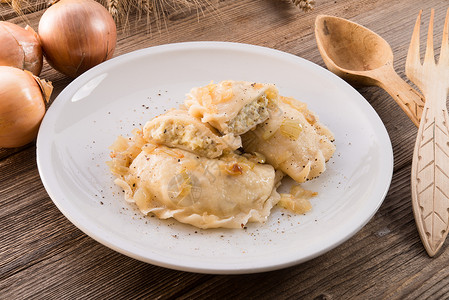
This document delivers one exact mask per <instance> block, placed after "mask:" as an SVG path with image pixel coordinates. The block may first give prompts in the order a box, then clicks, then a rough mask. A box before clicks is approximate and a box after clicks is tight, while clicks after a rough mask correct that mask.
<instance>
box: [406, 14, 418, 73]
mask: <svg viewBox="0 0 449 300" xmlns="http://www.w3.org/2000/svg"><path fill="white" fill-rule="evenodd" d="M421 14H422V10H420V11H419V14H418V17H417V18H416V22H415V28H414V29H413V34H412V40H411V41H410V46H409V48H408V53H407V59H406V61H405V66H406V70H405V71H406V73H407V69H409V68H408V67H411V66H413V65H415V64H416V65H419V64H420V58H419V27H420V24H421ZM407 76H409V75H407Z"/></svg>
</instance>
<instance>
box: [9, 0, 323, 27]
mask: <svg viewBox="0 0 449 300" xmlns="http://www.w3.org/2000/svg"><path fill="white" fill-rule="evenodd" d="M58 1H59V0H49V2H48V5H51V4H53V3H54V2H58ZM96 1H98V2H99V3H101V4H102V5H104V6H105V7H106V8H107V9H108V11H109V13H110V14H111V15H112V17H113V18H114V20H115V21H116V22H117V23H122V24H123V23H125V24H126V23H127V22H128V16H129V15H130V14H131V13H133V12H137V14H138V18H139V19H141V18H142V17H143V18H146V20H147V22H148V23H149V22H151V21H152V19H155V20H157V21H160V20H164V19H165V18H166V16H167V14H168V13H170V12H179V11H185V10H188V11H190V10H196V11H197V12H198V13H199V14H200V13H203V12H204V10H208V9H211V10H212V11H213V10H216V8H215V7H214V4H213V3H212V1H213V0H96ZM281 1H285V0H281ZM288 1H290V2H291V3H293V4H294V5H296V6H297V7H299V8H300V9H301V10H303V11H309V10H312V9H313V6H314V4H315V0H288ZM0 3H8V4H9V5H10V6H11V7H12V8H13V9H14V10H15V11H16V12H17V14H19V15H23V13H24V12H23V10H24V7H25V6H29V5H30V4H29V2H28V0H0ZM37 6H40V7H39V8H42V7H41V6H42V3H39V4H36V9H37V8H38V7H37Z"/></svg>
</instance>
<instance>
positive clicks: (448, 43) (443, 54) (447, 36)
mask: <svg viewBox="0 0 449 300" xmlns="http://www.w3.org/2000/svg"><path fill="white" fill-rule="evenodd" d="M438 63H439V64H440V63H444V64H449V8H448V9H447V12H446V19H445V20H444V29H443V40H442V41H441V50H440V59H439V61H438Z"/></svg>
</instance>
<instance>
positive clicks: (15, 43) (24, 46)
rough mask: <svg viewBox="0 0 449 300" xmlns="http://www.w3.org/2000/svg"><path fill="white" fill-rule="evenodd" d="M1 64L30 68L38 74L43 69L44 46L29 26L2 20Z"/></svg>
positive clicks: (0, 27)
mask: <svg viewBox="0 0 449 300" xmlns="http://www.w3.org/2000/svg"><path fill="white" fill-rule="evenodd" d="M0 45H1V46H0V66H11V67H16V68H19V69H22V70H28V71H30V72H31V73H33V74H34V75H36V76H38V75H39V74H40V72H41V70H42V61H43V56H42V47H41V45H40V43H39V38H38V36H37V34H36V32H35V31H34V30H33V29H32V28H31V27H29V26H27V27H25V28H22V27H20V26H18V25H16V24H13V23H10V22H5V21H0Z"/></svg>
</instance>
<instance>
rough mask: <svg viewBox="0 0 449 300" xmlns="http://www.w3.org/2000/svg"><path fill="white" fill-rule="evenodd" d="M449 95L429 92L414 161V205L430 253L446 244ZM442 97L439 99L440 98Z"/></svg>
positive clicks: (448, 218) (448, 224)
mask: <svg viewBox="0 0 449 300" xmlns="http://www.w3.org/2000/svg"><path fill="white" fill-rule="evenodd" d="M446 98H447V94H446V93H443V90H441V91H438V89H436V90H432V91H430V92H429V93H428V95H426V105H425V106H424V111H423V118H422V120H421V124H420V126H419V129H418V135H417V138H416V144H415V150H414V152H413V160H412V176H411V186H412V206H413V212H414V215H415V221H416V225H417V228H418V231H419V234H420V236H421V240H422V242H423V244H424V247H425V248H426V250H427V253H428V254H429V256H434V255H435V254H436V253H437V252H438V250H439V249H440V248H441V246H442V245H443V243H444V240H445V238H446V236H447V234H448V229H449V190H448V186H449V120H448V119H449V116H448V113H447V108H446ZM438 100H439V101H438Z"/></svg>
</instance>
